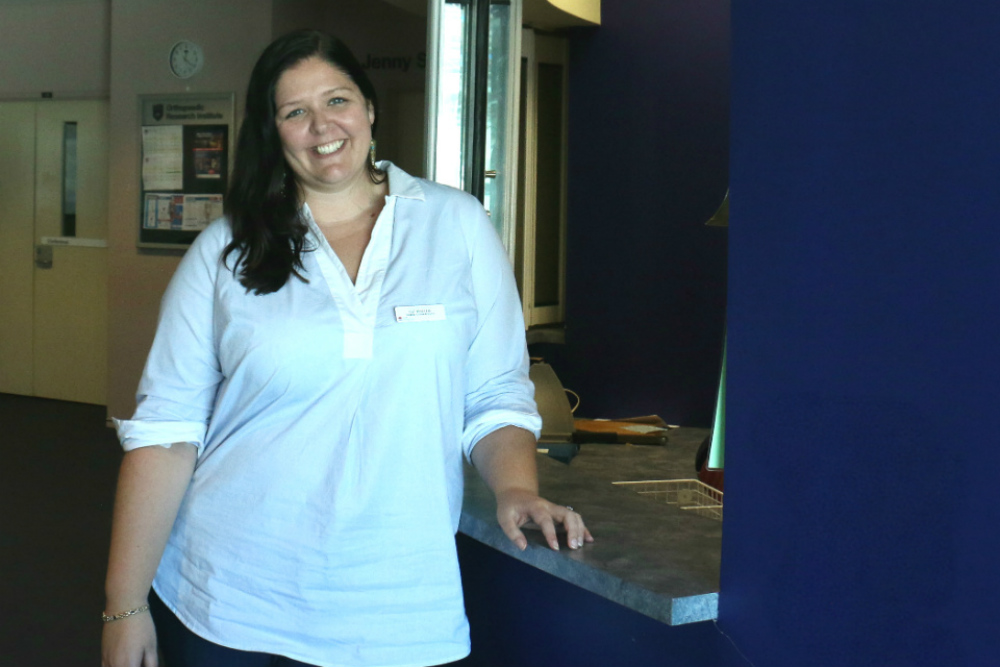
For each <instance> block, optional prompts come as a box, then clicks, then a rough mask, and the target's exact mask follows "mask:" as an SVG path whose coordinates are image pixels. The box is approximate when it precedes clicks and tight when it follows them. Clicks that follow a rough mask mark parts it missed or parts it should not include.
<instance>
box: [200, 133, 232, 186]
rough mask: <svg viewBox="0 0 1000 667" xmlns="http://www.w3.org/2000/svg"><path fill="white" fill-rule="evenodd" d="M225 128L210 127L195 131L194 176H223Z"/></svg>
mask: <svg viewBox="0 0 1000 667" xmlns="http://www.w3.org/2000/svg"><path fill="white" fill-rule="evenodd" d="M224 136H225V135H224V134H223V130H222V129H219V128H208V129H205V130H201V129H199V130H195V133H194V177H195V178H210V179H211V178H222V161H223V159H225V158H224V154H223V149H224V147H225V138H224Z"/></svg>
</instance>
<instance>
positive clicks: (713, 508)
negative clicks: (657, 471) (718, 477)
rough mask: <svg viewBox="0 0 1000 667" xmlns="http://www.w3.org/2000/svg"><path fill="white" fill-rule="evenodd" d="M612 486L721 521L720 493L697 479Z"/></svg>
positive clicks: (656, 480)
mask: <svg viewBox="0 0 1000 667" xmlns="http://www.w3.org/2000/svg"><path fill="white" fill-rule="evenodd" d="M612 484H614V485H616V486H621V487H624V488H626V489H628V490H630V491H633V492H634V493H638V494H639V495H641V496H647V497H649V498H652V499H653V500H657V501H659V502H663V503H667V504H668V505H677V506H678V508H679V509H682V510H684V511H686V512H692V513H694V514H697V515H699V516H704V517H708V518H710V519H715V520H717V521H722V491H719V490H718V489H716V488H714V487H711V486H709V485H708V484H705V483H703V482H701V481H699V480H697V479H649V480H643V481H638V482H612Z"/></svg>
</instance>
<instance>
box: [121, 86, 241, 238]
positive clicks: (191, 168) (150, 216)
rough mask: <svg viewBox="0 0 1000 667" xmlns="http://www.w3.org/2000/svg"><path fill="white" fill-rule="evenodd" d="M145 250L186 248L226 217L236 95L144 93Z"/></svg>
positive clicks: (142, 198) (142, 227)
mask: <svg viewBox="0 0 1000 667" xmlns="http://www.w3.org/2000/svg"><path fill="white" fill-rule="evenodd" d="M139 99H140V105H141V117H142V161H141V164H142V173H141V179H142V186H141V188H140V192H141V196H140V206H141V208H140V210H141V214H140V222H139V242H138V244H137V245H138V246H139V247H140V248H184V247H187V246H188V245H190V244H191V242H192V241H193V240H194V239H195V237H196V236H197V235H198V232H200V231H201V230H202V229H204V228H205V227H207V226H208V224H209V223H210V222H212V221H213V220H215V219H216V218H219V217H221V216H222V206H223V201H224V197H225V194H226V187H227V185H228V183H229V169H230V166H231V161H232V160H231V158H232V152H231V151H230V141H231V138H232V136H233V116H234V111H233V95H232V94H231V93H230V94H222V95H200V94H199V95H187V94H174V95H141V96H140V98H139Z"/></svg>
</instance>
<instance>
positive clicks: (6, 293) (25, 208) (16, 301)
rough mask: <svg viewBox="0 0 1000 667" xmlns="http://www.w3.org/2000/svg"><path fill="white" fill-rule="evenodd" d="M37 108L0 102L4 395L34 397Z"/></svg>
mask: <svg viewBox="0 0 1000 667" xmlns="http://www.w3.org/2000/svg"><path fill="white" fill-rule="evenodd" d="M34 164H35V104H34V102H2V103H0V392H5V393H12V394H31V392H32V380H31V378H32V367H31V320H32V314H31V313H32V310H31V308H32V306H31V293H32V272H33V270H34V258H33V255H32V252H33V250H32V239H33V228H34V224H33V220H34V207H35V194H34V193H35V189H34V187H35V184H34V178H35V176H34Z"/></svg>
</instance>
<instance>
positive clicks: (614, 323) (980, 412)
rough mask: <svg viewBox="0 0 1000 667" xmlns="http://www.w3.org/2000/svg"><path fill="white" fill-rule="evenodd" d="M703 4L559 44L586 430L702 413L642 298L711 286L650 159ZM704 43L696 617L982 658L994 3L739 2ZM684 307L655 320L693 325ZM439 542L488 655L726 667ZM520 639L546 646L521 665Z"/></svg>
mask: <svg viewBox="0 0 1000 667" xmlns="http://www.w3.org/2000/svg"><path fill="white" fill-rule="evenodd" d="M714 6H715V4H714V3H713V2H699V3H696V2H672V1H671V2H666V1H663V2H660V1H656V2H652V1H650V2H645V1H643V0H619V1H618V2H606V3H604V7H603V13H604V17H605V21H606V23H605V26H604V27H602V28H601V29H600V30H598V31H596V32H594V33H593V34H591V35H588V36H586V37H585V38H581V39H580V41H579V42H578V44H577V46H576V49H575V51H574V53H575V61H574V67H575V71H574V87H573V91H572V92H573V100H572V104H573V116H572V120H573V122H574V125H575V128H574V144H573V151H572V154H571V159H572V160H573V171H572V178H574V179H576V180H575V182H574V184H573V186H572V192H571V197H572V198H571V201H570V207H571V209H570V210H571V224H573V225H574V226H573V228H572V229H571V237H570V246H571V260H572V263H571V275H570V277H571V284H570V290H571V300H570V321H569V325H570V330H569V336H570V338H569V340H570V341H571V342H570V343H569V344H568V345H567V350H568V352H567V359H568V360H571V361H574V363H576V362H577V361H578V360H579V359H584V360H585V361H587V363H586V364H584V365H583V366H582V368H581V369H579V370H573V369H571V368H566V369H560V374H561V375H563V376H564V378H565V377H570V378H572V379H573V381H567V382H566V384H567V386H571V387H574V385H575V388H582V389H584V400H585V401H587V400H588V399H591V400H592V401H593V402H594V403H595V404H597V405H598V406H599V407H600V411H601V412H603V411H605V410H608V411H610V410H612V409H617V408H619V407H621V408H622V409H626V408H627V406H633V407H635V406H637V405H643V406H648V407H649V409H650V410H657V411H659V412H660V413H661V414H665V415H670V416H671V417H673V416H674V415H675V414H676V415H680V416H681V417H684V416H685V415H686V414H687V413H686V412H685V410H687V409H688V408H689V407H690V406H692V405H693V404H694V402H696V401H701V400H703V398H704V395H705V391H704V389H703V390H702V394H699V395H700V396H702V398H698V399H695V398H685V397H683V396H682V395H681V392H682V391H687V390H690V391H692V392H694V389H693V388H691V387H685V386H683V385H684V383H683V382H681V381H680V380H679V376H676V375H672V374H671V372H668V370H667V369H666V366H667V365H669V364H674V363H682V362H684V361H685V360H688V363H693V362H691V361H690V360H691V359H695V358H702V357H704V359H708V358H709V357H711V355H712V351H710V350H705V349H702V350H700V351H698V352H697V353H695V351H694V346H693V344H691V345H688V347H687V352H686V353H682V351H683V350H685V340H689V341H690V340H693V339H694V337H693V336H691V337H690V338H689V339H685V338H684V336H683V335H680V334H678V333H677V332H676V331H675V329H678V328H684V327H690V326H693V325H691V324H689V323H687V322H685V321H684V320H682V319H677V320H675V319H674V318H673V315H674V313H672V312H671V313H664V312H662V308H659V307H661V306H662V307H664V308H666V309H667V310H669V309H677V308H678V307H679V306H678V304H681V305H683V304H685V303H689V300H693V299H694V298H695V295H699V294H700V296H698V298H704V299H707V300H708V301H709V302H711V301H712V299H713V298H716V299H717V298H718V297H717V296H714V297H713V294H715V292H714V283H713V280H716V279H717V277H718V276H719V275H720V274H721V271H722V267H721V259H720V258H719V257H718V256H717V255H721V245H722V239H720V238H718V237H712V236H711V231H705V230H703V229H702V228H700V227H699V226H698V225H699V224H700V223H699V220H700V218H701V217H703V215H701V214H699V215H695V213H694V210H695V209H696V208H699V207H700V206H702V204H696V203H695V202H694V200H695V199H701V201H702V202H703V203H704V207H705V209H706V212H708V211H707V209H708V208H711V206H710V205H708V203H707V202H708V200H709V199H711V196H710V194H709V193H708V191H710V190H713V192H712V193H711V194H712V195H714V194H715V193H714V189H715V187H716V186H715V184H714V182H710V181H712V179H711V178H708V177H707V176H706V177H703V178H696V177H694V176H691V175H690V174H686V172H685V169H684V167H683V164H682V161H683V159H692V160H694V158H693V157H692V151H688V152H687V153H685V154H684V155H685V156H686V157H684V158H683V159H682V158H681V157H678V156H677V155H674V154H673V153H672V152H671V150H670V148H672V147H673V148H676V147H677V146H686V145H687V143H686V142H687V141H688V140H687V139H684V138H682V135H683V134H684V133H683V132H680V131H677V132H674V131H673V130H675V129H678V128H679V127H682V126H684V125H685V123H682V122H681V120H679V119H687V122H689V123H690V124H691V125H697V124H696V123H695V122H694V121H695V119H697V118H699V117H700V116H698V114H697V113H696V110H695V108H694V106H687V107H683V108H682V109H680V110H679V109H678V108H676V107H675V106H673V104H674V103H675V102H676V100H677V99H678V95H680V93H678V92H677V91H676V90H674V88H675V86H676V84H677V83H678V82H681V83H683V82H686V83H687V87H682V88H681V91H682V93H683V92H686V93H688V94H689V95H693V93H692V91H695V90H703V88H699V83H698V82H697V81H696V80H694V79H686V78H685V77H683V76H679V75H678V74H677V72H678V68H681V69H683V68H684V67H686V66H687V67H690V66H691V65H690V63H692V62H694V61H695V60H698V61H699V62H705V63H712V62H715V60H714V56H713V57H711V58H710V57H708V55H706V54H707V53H709V52H711V53H715V51H714V50H713V49H710V48H709V47H708V46H707V45H706V46H703V47H700V48H699V44H700V42H699V41H698V40H697V39H695V37H694V35H700V34H702V33H703V32H705V25H706V22H708V19H707V18H706V17H707V16H712V17H715V18H714V19H713V21H714V23H712V25H714V26H716V28H717V29H718V30H720V31H721V28H722V26H724V25H725V24H726V22H725V20H724V17H723V16H722V13H721V9H720V8H716V9H717V10H718V13H716V12H715V11H714V10H713V9H712V8H713V7H714ZM732 25H733V28H732V36H733V42H732V45H733V46H732V63H733V68H732V109H731V115H732V126H731V129H732V138H733V141H732V153H731V174H732V194H733V208H732V227H731V232H730V233H731V237H730V239H729V275H728V328H729V345H730V347H729V368H728V373H729V374H728V384H729V386H728V400H727V408H728V430H727V436H728V443H727V452H726V453H727V461H726V472H727V474H726V520H725V529H724V536H723V552H722V593H721V603H720V620H719V628H720V629H721V630H723V631H725V632H726V633H727V634H728V635H729V636H730V637H731V638H732V639H733V641H734V642H735V644H736V646H738V647H739V649H740V651H742V653H743V654H745V656H746V658H748V660H749V661H751V662H752V664H753V665H756V666H757V667H785V666H787V667H801V666H802V665H809V666H810V667H827V666H829V667H844V666H851V667H858V666H865V665H873V666H876V665H877V666H879V667H896V666H898V667H903V666H905V667H911V666H921V667H922V666H925V665H948V666H949V667H951V666H960V667H979V666H986V665H996V664H1000V633H998V632H997V623H998V619H1000V602H998V601H1000V574H998V571H1000V565H998V564H997V561H998V559H1000V500H998V498H1000V492H998V491H997V490H996V488H997V482H996V480H995V477H996V475H997V471H998V470H1000V465H998V464H1000V461H998V459H1000V437H998V427H997V424H998V421H1000V419H998V414H1000V352H998V345H997V344H996V338H997V328H998V323H1000V73H998V63H1000V38H998V35H1000V5H998V4H997V3H987V2H982V3H978V2H977V3H972V2H968V3H952V2H945V1H943V0H941V1H937V2H927V1H924V0H906V1H903V0H880V1H879V2H871V1H870V0H866V1H861V0H858V1H854V2H849V1H846V0H828V1H826V2H822V3H811V2H777V1H773V0H753V1H752V2H742V3H734V4H733V19H732ZM718 37H719V38H723V37H724V35H721V34H719V35H718ZM720 48H721V47H720ZM687 50H693V53H688V52H687ZM637 54H644V55H645V57H644V58H640V57H637ZM685 63H687V65H685ZM691 71H692V72H695V69H692V70H691ZM718 71H720V68H718V67H708V66H706V67H705V68H704V72H705V73H706V76H709V74H711V73H713V72H718ZM667 82H669V83H667ZM702 85H703V86H708V87H714V86H715V84H714V82H713V83H711V84H702ZM695 97H696V96H695ZM709 98H710V99H715V96H712V95H708V96H706V97H705V98H704V99H709ZM688 99H694V97H688ZM657 113H658V114H659V115H660V116H661V117H662V119H663V120H662V123H660V125H658V126H651V119H652V118H653V117H654V116H655V115H657ZM652 127H660V128H661V129H663V130H664V131H663V132H662V133H661V134H660V135H657V134H656V133H655V132H653V130H652V129H651V128H652ZM584 128H588V129H587V131H586V132H584V135H583V137H582V138H583V139H586V140H587V141H590V142H593V145H594V148H593V149H591V148H590V147H584V148H581V147H580V142H581V134H580V133H581V131H582V130H583V129H584ZM668 128H669V129H670V130H671V131H670V132H668V131H666V129H668ZM691 132H696V130H695V129H692V130H691ZM701 136H702V137H704V136H706V135H705V134H704V133H703V134H702V135H701ZM632 139H634V141H633V140H632ZM707 143H709V145H711V142H707ZM719 145H721V143H720V144H719ZM705 159H708V158H705ZM716 159H717V160H718V161H719V164H721V163H722V161H723V159H722V158H716ZM640 161H641V162H640ZM639 164H642V165H645V167H644V169H645V171H643V170H642V169H640V168H639V167H638V166H636V165H639ZM693 164H694V166H692V167H691V168H690V169H691V170H692V171H699V170H702V169H704V167H703V166H698V165H703V163H700V162H698V161H697V160H694V163H693ZM699 173H700V172H699ZM653 175H658V178H657V179H655V180H654V179H653V177H652V176H653ZM686 179H687V180H686ZM581 181H582V182H581ZM696 183H701V184H702V186H703V188H702V189H703V191H702V192H695V191H694V190H695V188H696ZM723 185H724V184H723V183H721V182H720V183H719V184H718V186H717V187H718V189H719V190H721V189H724V188H723ZM677 200H680V202H681V203H678V201H677ZM654 209H655V212H654ZM657 222H660V223H661V224H660V225H659V226H658V225H657V224H656V223H657ZM609 230H610V231H612V232H614V233H609ZM703 232H704V233H703ZM706 239H707V240H706ZM692 248H694V249H692ZM688 256H696V257H698V260H699V261H698V262H694V263H690V264H686V263H685V257H688ZM630 257H631V258H632V259H630ZM705 266H707V267H708V268H703V267H705ZM616 267H617V272H615V271H614V269H615V268H616ZM681 268H686V269H687V270H683V271H682V270H681ZM699 270H702V271H703V272H702V273H700V274H699V273H698V271H699ZM654 271H656V272H657V273H656V275H659V276H660V277H661V280H659V281H658V280H656V279H655V278H654V276H653V275H651V274H652V273H653V272H654ZM699 276H701V277H702V278H703V279H704V280H703V281H702V282H701V283H699V282H698V280H697V278H698V277H699ZM678 290H679V291H680V292H681V294H680V295H677V294H675V292H676V291H678ZM713 308H714V306H711V305H705V306H703V307H700V308H699V307H694V306H688V307H686V308H682V310H683V311H684V312H685V313H687V314H688V316H689V317H691V315H692V314H694V315H695V317H694V318H693V319H694V321H695V322H698V323H699V326H701V327H702V328H703V329H704V330H705V331H708V330H709V329H710V328H711V327H710V326H709V323H710V322H711V323H712V325H713V326H715V325H717V324H719V322H714V321H712V320H713V319H716V318H715V316H713V315H711V312H712V311H713ZM623 310H625V311H626V312H623ZM717 319H718V320H719V321H721V318H717ZM584 323H586V326H585V325H584ZM658 353H662V354H660V355H659V356H663V357H664V358H663V359H660V358H659V356H657V355H658ZM640 354H641V355H644V356H640ZM575 355H580V356H575ZM591 355H593V356H591ZM605 355H606V356H605ZM704 359H703V360H702V361H700V362H699V364H698V365H699V366H701V365H704V366H706V367H707V366H708V362H707V361H705V360H704ZM668 362H669V364H668ZM613 368H618V369H619V370H621V371H622V372H621V373H620V374H619V375H618V376H615V374H614V373H613V372H612V369H613ZM643 369H650V370H651V372H653V373H655V374H658V375H659V376H660V379H661V380H662V382H660V383H657V382H652V381H649V379H648V378H647V377H646V376H645V375H644V374H643ZM696 375H697V374H696ZM705 375H707V372H705ZM608 377H618V378H619V379H618V380H617V381H616V382H617V384H613V386H612V388H607V387H604V386H603V384H602V383H603V382H604V381H605V380H607V379H608ZM597 378H600V380H598V379H597ZM671 378H673V379H672V380H671ZM630 381H632V382H637V383H638V384H637V385H636V386H635V387H629V386H628V385H627V383H628V382H630ZM639 390H643V391H647V390H648V391H649V392H650V396H647V397H645V398H643V397H639V396H633V395H632V393H631V392H632V391H639ZM692 395H695V394H692ZM626 399H627V400H626ZM633 399H636V400H633ZM639 399H642V400H646V401H647V402H646V403H642V402H641V400H639ZM585 405H586V403H585ZM691 409H692V412H691V414H694V413H696V412H698V410H694V409H693V408H691ZM636 411H638V410H636ZM679 420H680V419H679ZM651 529H653V528H652V527H651ZM597 538H598V539H600V536H599V535H598V536H597ZM463 554H464V555H463V561H464V563H463V567H465V569H466V571H468V572H470V573H472V574H471V576H470V588H469V591H468V592H469V594H470V595H472V596H474V597H475V599H474V600H473V602H472V604H471V605H470V609H471V610H472V611H471V614H470V615H472V616H473V623H474V627H476V624H477V621H476V617H477V616H478V617H479V618H481V619H482V618H485V619H486V621H485V622H480V623H478V625H479V629H478V630H475V632H477V633H479V635H478V636H479V637H480V644H481V645H483V643H484V642H485V646H486V647H490V646H491V644H490V642H491V641H494V642H496V641H506V642H509V646H507V647H506V648H505V649H504V655H505V656H507V657H511V658H512V659H511V660H509V661H508V662H509V664H520V665H534V664H543V663H544V664H547V665H560V664H566V665H574V666H575V667H578V666H580V665H598V664H663V665H686V666H688V667H719V666H721V665H726V667H730V666H734V665H745V664H750V662H746V661H743V659H742V658H738V657H737V658H734V657H733V656H734V651H732V650H729V645H728V642H727V641H725V640H724V639H723V638H722V637H721V635H719V634H718V633H717V632H714V628H713V626H711V625H710V624H706V625H702V626H699V629H694V628H688V629H683V628H668V627H666V626H659V628H658V630H657V631H655V632H654V631H649V632H650V634H646V635H645V639H640V638H637V635H638V634H639V633H645V632H646V628H647V626H646V625H644V624H643V623H641V622H640V621H638V620H635V619H632V620H631V622H630V621H629V618H630V617H629V612H627V611H625V610H622V609H621V608H616V607H615V606H614V605H610V603H606V604H604V605H600V604H597V603H591V602H588V601H586V600H583V599H581V598H580V597H577V596H574V594H573V593H571V592H567V591H565V590H564V589H563V588H562V584H560V583H559V582H557V581H555V580H554V579H552V578H551V577H550V578H545V577H542V576H535V577H532V576H530V575H527V574H524V573H522V572H520V571H519V569H518V568H520V567H522V566H520V565H519V564H517V563H515V562H513V561H510V560H509V559H508V561H509V562H508V563H507V564H506V565H505V564H504V563H503V562H500V563H496V562H493V561H490V559H489V558H488V557H481V556H480V555H476V554H475V553H471V552H470V550H469V549H464V548H463ZM479 564H486V565H488V566H490V567H492V570H487V571H485V573H484V572H483V571H481V570H480V571H478V573H477V566H478V565H479ZM584 597H585V596H584ZM526 605H527V607H526ZM525 616H526V617H527V620H528V621H530V622H532V623H535V624H541V623H544V622H545V621H546V620H547V619H552V620H551V622H552V623H554V624H555V625H554V626H553V628H554V629H555V630H557V632H553V633H551V636H549V637H545V636H543V633H541V632H540V631H538V629H537V628H532V627H527V628H526V626H525ZM565 618H569V619H571V622H572V621H575V622H576V623H577V624H578V625H577V626H576V627H578V628H579V632H577V633H575V634H574V633H573V627H574V626H573V625H572V623H571V624H570V625H568V626H567V624H566V622H565V621H564V620H563V619H565ZM631 623H634V626H633V625H631ZM602 624H606V625H608V626H609V627H613V628H615V633H616V634H614V635H612V636H608V635H607V634H602V633H601V632H600V631H599V628H600V627H601V626H602ZM633 627H634V628H636V630H635V631H634V632H633V631H632V630H631V628H633ZM484 628H485V629H484ZM708 630H711V631H712V632H708ZM483 632H487V633H489V636H486V637H485V638H484V637H483V635H482V633H483ZM491 637H492V639H491ZM616 637H620V638H622V640H623V643H622V644H617V645H616V643H615V642H616ZM633 638H635V639H636V641H638V642H639V643H640V644H641V646H642V647H644V648H645V649H648V652H646V653H639V654H637V653H635V652H634V650H633V651H632V652H629V651H630V649H629V646H628V644H627V643H624V640H626V639H627V640H629V641H631V640H632V639H633ZM592 639H593V642H596V643H598V645H599V647H600V650H599V654H598V655H597V656H596V657H595V655H594V654H593V653H592V652H590V648H591V644H592V641H591V640H592ZM695 640H697V641H695ZM545 641H548V642H551V643H552V644H559V645H561V646H562V647H563V648H564V652H563V653H559V654H553V653H552V651H551V649H549V648H546V649H545V653H544V655H545V657H546V659H545V660H544V661H540V660H537V659H536V657H537V656H539V653H538V649H537V645H538V643H539V642H545ZM494 646H495V644H494ZM616 646H617V650H620V651H621V655H622V656H625V657H627V658H629V659H630V660H631V661H629V660H624V661H623V660H618V661H616V660H615V659H613V658H609V656H613V655H614V650H616ZM657 647H659V648H657ZM480 655H482V653H480ZM486 655H487V656H489V652H488V651H487V653H486ZM656 655H660V656H662V660H657V661H655V662H649V661H648V660H649V658H650V656H656ZM473 664H474V663H473ZM483 664H488V662H487V663H483Z"/></svg>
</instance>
